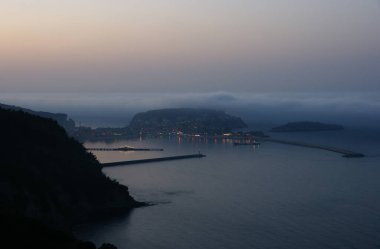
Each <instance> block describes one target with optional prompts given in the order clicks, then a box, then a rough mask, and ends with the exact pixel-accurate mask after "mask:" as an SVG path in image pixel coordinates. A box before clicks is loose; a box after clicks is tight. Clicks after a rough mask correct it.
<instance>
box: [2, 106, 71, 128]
mask: <svg viewBox="0 0 380 249" xmlns="http://www.w3.org/2000/svg"><path fill="white" fill-rule="evenodd" d="M0 108H3V109H8V110H16V111H23V112H26V113H30V114H33V115H36V116H40V117H43V118H50V119H53V120H55V121H57V123H58V124H59V125H60V126H62V127H63V128H65V130H66V131H67V132H68V133H71V132H72V131H74V129H75V122H74V120H72V119H70V118H69V117H68V116H67V114H65V113H51V112H40V111H33V110H30V109H26V108H22V107H18V106H13V105H5V104H1V103H0Z"/></svg>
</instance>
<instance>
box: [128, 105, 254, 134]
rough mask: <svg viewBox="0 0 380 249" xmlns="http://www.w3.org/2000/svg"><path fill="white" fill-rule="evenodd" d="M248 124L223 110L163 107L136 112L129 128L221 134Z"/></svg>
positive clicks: (136, 130) (132, 130)
mask: <svg viewBox="0 0 380 249" xmlns="http://www.w3.org/2000/svg"><path fill="white" fill-rule="evenodd" d="M244 127H246V124H245V123H244V122H243V121H242V120H241V119H240V118H238V117H234V116H231V115H228V114H226V113H225V112H223V111H216V110H209V109H192V108H178V109H161V110H152V111H147V112H143V113H138V114H136V115H135V116H134V117H133V119H132V121H131V123H130V125H129V129H130V130H131V132H134V133H139V132H142V133H148V134H157V133H166V134H167V133H172V132H183V133H187V134H204V133H208V134H221V133H224V132H230V131H231V130H232V129H238V128H244Z"/></svg>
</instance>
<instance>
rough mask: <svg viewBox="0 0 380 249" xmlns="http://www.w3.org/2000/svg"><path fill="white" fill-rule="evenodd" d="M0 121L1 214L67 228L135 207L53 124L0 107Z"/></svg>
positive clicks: (123, 189)
mask: <svg viewBox="0 0 380 249" xmlns="http://www.w3.org/2000/svg"><path fill="white" fill-rule="evenodd" d="M0 119H1V122H0V137H1V143H0V153H1V154H0V215H1V216H4V217H20V219H25V220H26V221H29V220H34V221H36V222H39V223H41V226H44V225H47V226H49V227H54V228H57V229H66V230H67V228H69V227H70V226H71V225H73V224H76V223H78V222H83V221H87V220H89V219H94V218H99V217H103V216H106V215H112V214H114V213H116V212H126V211H128V210H130V209H132V208H134V207H137V206H140V205H141V203H139V202H136V201H135V200H134V199H133V198H132V197H131V196H130V195H129V193H128V188H127V187H125V186H123V185H120V184H119V183H117V182H116V181H113V180H111V179H109V178H107V177H106V176H105V175H104V174H103V173H102V171H101V167H100V165H99V162H98V161H97V160H96V159H95V157H94V156H93V155H92V154H90V153H88V152H87V151H86V150H85V149H84V148H83V146H82V145H81V144H80V143H78V142H77V141H75V140H74V139H72V138H69V137H68V136H67V134H66V132H65V130H64V129H63V128H62V127H60V126H59V125H58V124H57V122H55V121H53V120H51V119H46V118H41V117H38V116H35V115H31V114H27V113H24V112H21V111H12V110H4V109H1V108H0ZM23 224H24V225H25V222H24V223H23ZM28 224H29V222H26V226H28ZM33 226H34V225H33ZM2 228H3V227H2ZM42 230H43V229H42ZM43 231H44V230H43Z"/></svg>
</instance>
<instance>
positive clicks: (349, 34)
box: [0, 0, 380, 93]
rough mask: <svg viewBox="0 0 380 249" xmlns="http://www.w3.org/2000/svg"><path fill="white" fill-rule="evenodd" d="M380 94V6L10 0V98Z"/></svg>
mask: <svg viewBox="0 0 380 249" xmlns="http://www.w3.org/2000/svg"><path fill="white" fill-rule="evenodd" d="M342 88H344V89H345V90H346V91H372V92H373V91H380V2H379V1H378V0H360V1H358V0H318V1H307V0H261V1H260V0H257V1H253V0H234V1H231V0H175V1H174V0H173V1H170V0H128V1H127V0H107V1H104V0H65V1H62V0H60V1H56V0H34V1H33V0H1V1H0V92H3V93H4V92H17V91H24V92H28V91H34V92H44V91H46V92H54V91H57V92H60V91H66V92H215V91H226V92H260V91H276V92H281V91H290V92H291V91H322V92H323V91H337V90H340V89H342Z"/></svg>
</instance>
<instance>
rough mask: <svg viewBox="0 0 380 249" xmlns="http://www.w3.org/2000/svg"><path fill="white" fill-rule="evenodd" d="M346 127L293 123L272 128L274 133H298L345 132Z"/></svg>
mask: <svg viewBox="0 0 380 249" xmlns="http://www.w3.org/2000/svg"><path fill="white" fill-rule="evenodd" d="M343 129H344V127H343V126H341V125H336V124H324V123H320V122H309V121H303V122H293V123H287V124H285V125H282V126H278V127H275V128H272V130H271V131H272V132H297V131H330V130H343Z"/></svg>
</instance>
